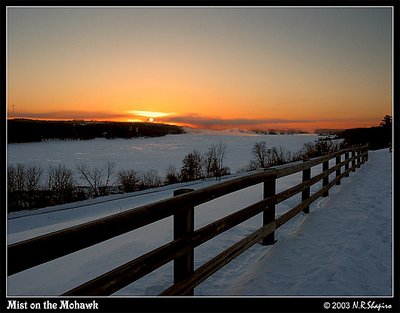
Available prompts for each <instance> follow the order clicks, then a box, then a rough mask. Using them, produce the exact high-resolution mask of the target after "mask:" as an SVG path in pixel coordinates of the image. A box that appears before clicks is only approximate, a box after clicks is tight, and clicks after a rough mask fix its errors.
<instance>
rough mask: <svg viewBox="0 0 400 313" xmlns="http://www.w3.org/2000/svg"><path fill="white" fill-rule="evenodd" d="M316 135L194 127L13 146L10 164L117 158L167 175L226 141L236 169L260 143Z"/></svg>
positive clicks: (287, 145)
mask: <svg viewBox="0 0 400 313" xmlns="http://www.w3.org/2000/svg"><path fill="white" fill-rule="evenodd" d="M317 138H318V136H317V135H314V134H302V135H262V134H253V133H242V132H239V131H193V132H190V133H186V134H181V135H167V136H164V137H154V138H134V139H112V140H110V139H104V138H98V139H93V140H76V141H54V140H49V141H45V142H36V143H23V144H8V147H7V158H8V159H7V162H8V164H9V165H13V164H18V163H22V164H26V165H39V166H40V167H42V168H43V169H44V170H46V169H47V168H48V167H49V166H58V165H65V166H66V167H68V168H70V169H71V170H73V171H74V172H75V171H76V166H77V165H78V164H87V165H88V166H91V167H95V166H98V167H101V166H103V165H104V164H105V163H106V162H114V163H115V171H119V170H124V169H134V170H150V169H153V170H157V171H158V173H159V175H161V176H163V175H164V174H165V170H166V169H167V167H168V166H169V165H172V166H175V167H176V169H178V170H179V168H180V167H181V165H182V159H183V158H184V157H185V155H186V154H187V153H189V152H191V151H193V150H194V149H195V150H198V151H199V152H200V153H204V152H206V151H207V149H208V148H209V147H210V145H212V144H218V143H223V144H225V145H226V158H225V161H224V164H225V166H227V167H229V168H230V170H231V172H232V173H235V172H237V171H241V170H243V169H244V168H245V167H246V166H247V165H248V163H249V161H250V159H251V149H252V147H253V145H254V143H255V142H259V141H265V142H266V144H267V146H268V147H269V148H272V147H277V148H279V147H283V148H284V149H285V151H291V152H297V151H298V150H300V149H301V148H302V146H303V144H304V143H307V142H314V141H315V140H317ZM76 174H77V173H76ZM76 176H78V175H76Z"/></svg>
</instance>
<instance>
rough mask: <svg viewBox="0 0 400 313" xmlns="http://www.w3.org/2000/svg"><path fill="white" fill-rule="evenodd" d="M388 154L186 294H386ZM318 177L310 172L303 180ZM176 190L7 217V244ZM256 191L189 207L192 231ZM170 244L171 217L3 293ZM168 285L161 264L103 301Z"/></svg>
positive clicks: (39, 270)
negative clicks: (273, 239) (269, 243)
mask: <svg viewBox="0 0 400 313" xmlns="http://www.w3.org/2000/svg"><path fill="white" fill-rule="evenodd" d="M272 137H274V136H272ZM276 137H279V136H276ZM294 137H301V136H294ZM149 140H150V139H149ZM151 140H154V139H151ZM259 140H260V138H257V141H259ZM301 145H302V144H300V146H301ZM206 146H208V143H207V145H206ZM277 146H279V145H277ZM228 147H229V149H234V148H231V146H228ZM391 156H392V154H389V153H388V152H387V150H379V151H370V152H369V161H368V162H367V163H366V164H364V165H362V166H361V168H359V169H357V171H356V172H355V173H353V172H352V173H350V176H349V177H348V178H345V179H343V180H342V183H341V185H338V186H334V187H333V188H332V189H331V190H330V193H329V197H326V198H319V199H318V200H317V201H315V202H314V203H313V204H312V205H311V206H310V213H309V214H304V213H300V214H299V215H297V216H296V217H295V218H294V219H292V220H291V221H289V222H288V223H287V224H285V225H284V226H282V227H281V228H279V229H278V230H277V231H276V233H275V237H276V239H277V242H276V243H275V244H274V245H272V246H262V245H260V244H256V245H254V246H253V247H251V248H250V249H248V250H247V251H246V252H244V253H243V254H241V255H240V256H238V257H237V258H235V259H234V260H232V261H231V262H230V263H229V264H227V265H226V266H225V267H223V268H222V269H221V270H219V271H218V272H216V273H215V274H213V275H212V276H211V277H210V278H208V279H207V280H205V281H204V282H203V283H201V284H200V285H199V286H198V287H196V289H195V296H288V295H290V296H308V295H313V296H328V295H332V296H336V295H341V296H347V295H351V296H391V295H392V287H393V282H392V266H393V264H392V255H393V250H392V242H393V241H392V233H393V228H392V225H393V224H392V221H393V219H392V177H391V175H392V159H391ZM246 157H247V156H246ZM318 171H320V169H316V170H315V171H314V170H313V172H312V175H315V174H317V173H318ZM238 175H245V173H238V174H236V176H238ZM233 177H235V175H233ZM233 177H229V178H227V179H231V178H233ZM300 179H301V178H300V176H299V175H298V174H295V175H290V176H287V177H284V178H281V179H279V180H278V186H277V189H278V191H279V190H283V189H285V188H287V187H289V186H293V185H294V184H297V183H298V182H299V181H300ZM215 183H216V181H215V180H212V179H210V180H204V181H199V182H191V183H190V188H194V189H198V188H202V187H205V186H208V185H210V184H215ZM317 185H318V184H317ZM183 186H187V185H185V184H180V185H177V186H165V187H161V188H158V189H156V190H149V191H143V192H141V193H132V194H125V195H114V196H109V197H104V198H98V199H91V200H86V201H85V202H81V203H74V204H68V205H63V206H56V207H51V208H43V209H40V210H35V211H32V212H16V213H13V214H9V216H8V218H9V219H8V225H7V232H8V238H7V239H8V243H14V242H18V241H20V240H24V239H27V238H31V237H34V236H37V235H39V234H44V233H48V232H51V231H54V230H58V229H62V228H64V227H67V226H71V225H76V224H80V223H83V222H85V221H88V220H93V219H96V218H99V217H103V216H106V215H110V214H113V213H117V212H121V211H124V210H127V209H130V208H132V207H136V206H140V205H143V204H146V203H150V202H154V201H158V200H160V199H165V198H167V197H171V196H172V192H173V190H174V189H178V188H180V187H183ZM315 188H316V189H319V188H320V185H318V186H314V189H315ZM261 190H262V186H261V185H256V186H253V187H249V188H246V189H245V190H242V191H237V192H234V193H232V194H229V195H227V196H224V197H221V198H218V199H215V200H213V201H210V202H208V203H205V204H202V205H200V206H198V207H196V209H195V228H199V227H201V226H203V225H206V224H207V223H209V222H210V221H213V220H215V219H217V218H220V217H222V216H226V215H227V214H229V213H231V212H233V211H235V210H238V209H240V208H243V207H245V206H247V205H249V204H251V203H255V202H257V201H259V200H261V197H262V193H261ZM312 191H313V189H312ZM299 201H300V198H299V197H293V198H290V199H288V200H286V201H285V202H283V203H281V204H279V205H277V208H276V211H277V215H280V214H282V213H283V212H285V211H286V210H288V209H289V208H291V207H293V206H294V205H296V204H298V203H299ZM261 223H262V217H261V215H257V216H255V217H253V218H252V219H250V220H248V221H246V222H244V223H242V224H240V225H239V226H237V227H235V228H233V229H231V230H229V231H227V232H225V233H224V234H222V235H220V236H218V237H216V238H215V239H213V240H211V241H209V242H207V243H205V244H203V245H201V246H199V247H198V248H196V250H195V268H197V267H199V266H200V265H201V264H203V263H204V262H206V261H207V260H209V259H211V258H212V257H214V256H215V255H216V254H218V253H219V252H221V251H223V250H224V249H226V248H227V247H229V246H230V245H232V244H234V243H236V242H237V241H238V240H240V239H242V238H243V237H245V236H246V235H248V234H250V233H251V232H253V231H255V230H256V229H257V228H258V227H260V226H261ZM171 239H172V218H166V219H164V220H161V221H159V222H156V223H153V224H151V225H148V226H146V227H142V228H140V229H138V230H135V231H132V232H129V233H127V234H124V235H121V236H118V237H115V238H112V239H110V240H107V241H105V242H103V243H100V244H97V245H95V246H92V247H90V248H87V249H84V250H81V251H77V252H75V253H72V254H70V255H67V256H64V257H62V258H59V259H56V260H53V261H51V262H48V263H45V264H42V265H39V266H36V267H34V268H31V269H28V270H25V271H23V272H20V273H17V274H14V275H11V276H9V277H8V280H7V294H8V295H12V296H16V295H22V296H40V295H41V296H53V295H58V294H61V293H63V292H65V291H67V290H69V289H71V288H73V287H75V286H77V285H79V284H81V283H83V282H85V281H87V280H89V279H92V278H94V277H97V276H99V275H100V274H103V273H105V272H106V271H108V270H111V269H113V268H115V267H117V266H119V265H122V264H124V263H126V262H128V261H130V260H131V259H133V258H136V257H138V256H140V255H141V254H143V253H146V252H148V251H151V250H152V249H154V248H157V247H159V246H160V245H162V244H164V243H167V242H168V241H170V240H171ZM172 280H173V277H172V262H170V263H168V264H166V265H165V266H163V267H161V268H160V269H158V270H156V271H154V272H153V273H151V274H150V275H148V276H146V277H143V278H142V279H140V280H138V281H136V282H135V283H133V284H131V285H129V286H126V287H125V288H123V289H121V290H119V291H118V292H116V293H115V294H114V295H113V296H127V295H129V296H132V295H133V296H154V295H157V294H158V293H160V292H161V291H162V290H164V289H166V288H167V287H169V286H170V285H171V284H172Z"/></svg>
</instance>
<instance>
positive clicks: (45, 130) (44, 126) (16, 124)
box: [7, 119, 185, 143]
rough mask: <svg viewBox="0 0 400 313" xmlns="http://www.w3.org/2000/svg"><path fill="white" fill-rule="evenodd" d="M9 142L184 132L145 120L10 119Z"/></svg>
mask: <svg viewBox="0 0 400 313" xmlns="http://www.w3.org/2000/svg"><path fill="white" fill-rule="evenodd" d="M7 124H8V125H7V136H8V142H9V143H17V142H35V141H44V140H49V139H58V140H88V139H94V138H107V139H113V138H134V137H159V136H165V135H168V134H182V133H185V131H184V129H183V128H182V127H179V126H175V125H168V124H158V123H144V122H135V123H130V122H87V121H76V120H75V121H46V120H30V119H10V120H8V121H7Z"/></svg>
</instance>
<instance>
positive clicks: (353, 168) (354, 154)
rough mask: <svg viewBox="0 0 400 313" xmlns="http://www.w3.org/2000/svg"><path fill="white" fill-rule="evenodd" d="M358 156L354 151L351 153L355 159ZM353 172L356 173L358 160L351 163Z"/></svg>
mask: <svg viewBox="0 0 400 313" xmlns="http://www.w3.org/2000/svg"><path fill="white" fill-rule="evenodd" d="M355 156H356V152H355V151H354V150H352V151H351V157H352V158H354V157H355ZM351 171H352V172H355V171H356V159H354V160H353V161H351Z"/></svg>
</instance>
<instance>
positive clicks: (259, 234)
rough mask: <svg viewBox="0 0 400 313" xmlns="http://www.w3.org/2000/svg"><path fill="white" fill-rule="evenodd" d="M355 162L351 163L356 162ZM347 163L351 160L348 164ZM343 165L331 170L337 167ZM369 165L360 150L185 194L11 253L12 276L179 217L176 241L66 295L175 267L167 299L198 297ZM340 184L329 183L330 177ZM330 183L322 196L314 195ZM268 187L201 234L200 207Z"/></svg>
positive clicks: (98, 290) (107, 289)
mask: <svg viewBox="0 0 400 313" xmlns="http://www.w3.org/2000/svg"><path fill="white" fill-rule="evenodd" d="M350 154H351V155H350ZM343 156H344V157H343ZM332 159H335V165H334V166H332V167H329V161H330V160H332ZM367 160H368V146H367V145H365V146H357V147H352V148H348V149H345V150H341V151H338V152H334V153H331V154H329V155H326V156H322V157H318V158H315V159H312V160H307V161H304V162H300V163H297V164H294V165H293V164H288V165H286V166H282V167H278V168H270V169H267V170H265V171H263V172H260V173H256V174H252V175H248V176H245V177H240V178H237V179H233V180H229V181H226V182H223V183H219V184H216V185H213V186H210V187H206V188H203V189H199V190H195V191H194V190H191V189H180V190H178V191H176V192H175V193H174V197H171V198H169V199H166V200H162V201H158V202H155V203H152V204H148V205H144V206H141V207H138V208H134V209H131V210H128V211H125V212H122V213H118V214H115V215H111V216H109V217H104V218H101V219H98V220H94V221H91V222H88V223H85V224H81V225H78V226H73V227H70V228H66V229H63V230H60V231H56V232H53V233H50V234H47V235H42V236H38V237H35V238H32V239H28V240H25V241H22V242H18V243H14V244H10V245H9V246H8V275H12V274H15V273H18V272H20V271H23V270H25V269H28V268H31V267H34V266H36V265H39V264H42V263H45V262H48V261H50V260H53V259H56V258H59V257H62V256H65V255H67V254H70V253H73V252H75V251H78V250H81V249H84V248H87V247H90V246H92V245H95V244H97V243H100V242H102V241H105V240H107V239H110V238H113V237H115V236H118V235H121V234H124V233H126V232H129V231H132V230H134V229H138V228H140V227H142V226H145V225H148V224H150V223H153V222H156V221H159V220H161V219H163V218H166V217H169V216H173V220H174V223H173V225H174V238H173V240H172V241H171V242H169V243H167V244H164V245H162V246H160V247H159V248H157V249H155V250H152V251H150V252H148V253H146V254H144V255H142V256H140V257H138V258H136V259H134V260H132V261H130V262H128V263H126V264H124V265H122V266H119V267H117V268H115V269H113V270H111V271H109V272H107V273H105V274H103V275H101V276H99V277H97V278H94V279H92V280H90V281H88V282H86V283H84V284H82V285H80V286H78V287H76V288H74V289H71V290H69V291H67V292H66V293H64V294H63V296H84V295H92V296H93V295H96V296H101V295H103V296H105V295H111V294H113V293H114V292H116V291H118V290H119V289H121V288H123V287H125V286H127V285H129V284H131V283H132V282H134V281H136V280H138V279H139V278H141V277H143V276H145V275H147V274H149V273H151V272H152V271H154V270H156V269H157V268H159V267H161V266H162V265H164V264H166V263H168V262H171V261H174V283H173V284H172V286H170V287H169V288H168V289H166V290H164V291H163V292H162V293H161V294H160V295H193V290H194V287H195V286H197V285H198V284H200V283H201V282H202V281H204V280H205V279H206V278H208V277H209V276H210V275H212V274H213V273H214V272H216V271H217V270H219V269H220V268H221V267H223V266H224V265H225V264H227V263H228V262H230V261H231V260H232V259H233V258H235V257H236V256H238V255H239V254H241V253H242V252H244V251H245V250H246V249H248V248H249V247H251V246H252V245H254V244H256V243H259V242H261V243H262V244H265V245H270V244H274V242H275V239H274V234H275V231H276V230H277V229H278V228H279V227H280V226H282V225H283V224H285V223H286V222H287V221H289V220H290V219H292V218H293V217H294V216H296V215H297V214H298V213H299V212H302V211H303V212H304V213H309V206H310V204H311V203H312V202H314V201H315V200H316V199H317V198H319V197H321V196H322V197H326V196H328V195H329V189H330V188H331V187H332V186H333V185H339V184H340V182H341V179H343V178H344V177H348V176H349V173H350V172H352V171H353V172H354V171H355V170H356V168H358V167H360V166H361V164H363V163H364V162H366V161H367ZM319 164H322V172H321V173H320V174H318V175H315V176H313V177H311V168H312V167H314V166H317V165H319ZM297 172H302V181H301V182H300V183H299V184H297V185H295V186H293V187H291V188H289V189H286V190H284V191H282V192H279V193H276V181H277V179H279V178H281V177H284V176H287V175H290V174H294V173H297ZM333 173H335V178H334V179H332V180H331V181H329V178H330V175H331V174H333ZM321 180H322V187H321V189H320V190H319V191H317V192H315V193H313V194H311V193H310V187H311V186H312V185H314V184H315V183H317V182H319V181H321ZM260 183H263V186H264V187H263V193H264V194H263V200H261V201H259V202H257V203H254V204H251V205H249V206H247V207H245V208H243V209H241V210H239V211H236V212H234V213H232V214H230V215H227V216H225V217H223V218H221V219H218V220H216V221H214V222H212V223H210V224H208V225H206V226H203V227H201V228H199V229H196V230H195V229H194V208H195V206H197V205H200V204H202V203H205V202H208V201H211V200H213V199H215V198H218V197H221V196H224V195H227V194H229V193H231V192H234V191H238V190H240V189H244V188H246V187H250V186H253V185H256V184H260ZM300 193H301V200H302V201H301V203H300V204H299V205H297V206H295V207H294V208H292V209H290V210H289V211H287V212H286V213H284V214H283V215H281V216H279V217H276V214H275V206H276V204H278V203H280V202H282V201H284V200H286V199H288V198H291V197H292V196H294V195H296V194H300ZM259 213H262V216H263V226H262V227H261V228H260V229H258V230H256V231H255V232H253V233H252V234H250V235H248V236H246V237H245V238H244V239H242V240H240V241H238V242H237V243H235V244H234V245H232V246H231V247H229V248H228V249H226V250H225V251H223V252H221V253H220V254H218V255H216V256H215V257H214V258H212V259H211V260H209V261H208V262H206V263H204V264H203V265H201V266H200V267H199V268H197V269H196V270H194V249H195V247H197V246H199V245H201V244H203V243H204V242H206V241H208V240H210V239H212V238H214V237H215V236H217V235H219V234H221V233H223V232H225V231H227V230H228V229H231V228H232V227H234V226H236V225H239V224H240V223H242V222H244V221H246V220H248V219H249V218H251V217H253V216H255V215H257V214H259Z"/></svg>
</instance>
